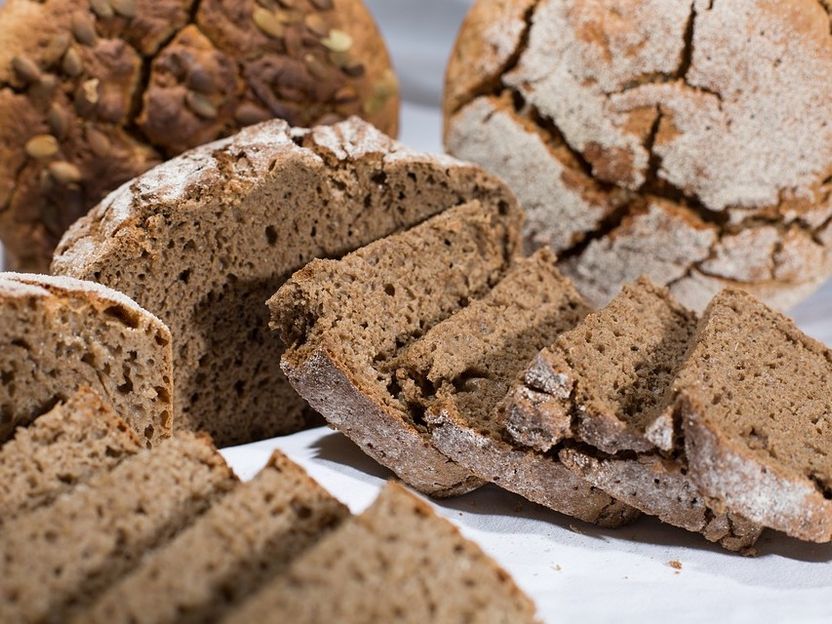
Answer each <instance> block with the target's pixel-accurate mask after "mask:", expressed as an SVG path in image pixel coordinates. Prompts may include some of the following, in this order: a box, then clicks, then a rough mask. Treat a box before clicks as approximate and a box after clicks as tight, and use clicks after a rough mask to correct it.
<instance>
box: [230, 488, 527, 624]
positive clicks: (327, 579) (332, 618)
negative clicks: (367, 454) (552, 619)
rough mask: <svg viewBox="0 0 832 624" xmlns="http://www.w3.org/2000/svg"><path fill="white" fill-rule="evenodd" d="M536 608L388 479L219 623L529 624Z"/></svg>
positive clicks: (491, 564)
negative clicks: (357, 511)
mask: <svg viewBox="0 0 832 624" xmlns="http://www.w3.org/2000/svg"><path fill="white" fill-rule="evenodd" d="M535 621H536V620H535V616H534V605H533V604H532V603H531V601H530V600H529V599H528V598H527V597H526V596H525V595H523V593H522V592H521V591H520V590H519V589H518V588H517V586H516V585H515V584H514V582H513V581H512V579H511V577H510V576H509V575H508V573H506V572H505V571H504V570H502V569H501V568H499V567H498V566H497V565H496V564H495V563H494V561H492V560H491V559H490V558H489V557H488V556H487V555H485V554H484V553H483V552H482V551H481V550H480V549H479V547H477V546H476V545H475V544H474V543H472V542H470V541H468V540H466V539H465V538H463V537H462V536H461V535H460V533H459V531H458V530H457V529H456V527H454V526H453V525H452V524H451V523H450V522H448V521H446V520H444V519H441V518H439V517H438V516H436V514H435V513H434V512H433V510H432V509H431V508H430V507H429V506H428V505H427V504H425V503H424V502H423V501H421V500H419V499H418V498H416V497H415V496H413V495H412V494H409V493H408V492H407V491H406V490H405V489H404V488H402V487H401V486H398V485H395V484H389V485H387V487H386V488H385V489H384V490H383V491H382V493H381V495H380V496H379V497H378V499H377V500H376V502H375V503H374V504H373V505H372V506H371V507H370V508H369V509H368V510H367V511H366V512H364V513H363V514H361V515H360V516H357V517H355V518H353V519H351V520H349V521H347V522H346V523H345V524H344V525H343V526H342V527H341V528H339V529H338V530H337V531H335V532H334V533H332V534H331V535H329V536H328V537H326V538H325V539H323V540H322V541H321V542H320V543H318V544H317V545H316V546H314V547H313V548H311V549H310V550H309V551H308V552H306V553H305V554H304V555H302V556H301V557H300V558H299V559H297V560H296V561H295V562H294V563H293V564H292V565H291V566H290V567H289V570H288V571H287V573H286V574H285V575H283V576H280V577H278V578H277V579H276V580H275V582H273V583H271V584H270V585H267V586H265V587H264V588H263V589H262V590H261V591H260V592H258V593H257V594H256V595H255V596H254V597H252V598H251V599H250V600H249V601H248V602H246V603H245V604H244V605H243V606H242V607H241V608H240V609H239V610H237V611H236V612H234V613H232V614H231V615H230V616H229V617H228V618H226V619H225V620H224V622H225V623H226V624H236V623H241V624H242V623H243V622H246V623H248V622H292V623H293V624H307V623H308V624H319V623H321V622H344V623H347V622H399V623H408V622H414V623H415V622H418V623H419V624H422V623H424V622H443V623H444V622H467V623H469V624H492V623H494V624H497V623H499V624H521V623H523V622H535Z"/></svg>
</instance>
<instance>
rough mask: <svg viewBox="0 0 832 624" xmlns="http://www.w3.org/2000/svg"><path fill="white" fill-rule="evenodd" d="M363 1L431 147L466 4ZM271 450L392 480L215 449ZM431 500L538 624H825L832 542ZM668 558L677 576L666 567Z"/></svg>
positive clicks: (301, 452)
mask: <svg viewBox="0 0 832 624" xmlns="http://www.w3.org/2000/svg"><path fill="white" fill-rule="evenodd" d="M0 4H2V0H0ZM369 4H370V6H371V8H372V9H373V10H374V11H375V13H376V16H377V17H378V19H379V21H380V23H381V24H382V28H383V29H384V31H385V34H386V36H387V38H388V41H389V42H390V47H391V49H392V51H393V54H394V58H395V62H396V65H397V68H398V70H399V73H400V75H401V78H402V85H403V90H404V93H405V96H406V98H407V102H406V103H405V107H404V115H403V128H402V136H401V138H402V140H403V141H404V142H405V143H407V144H409V145H411V146H413V147H416V148H420V149H425V150H438V149H440V127H441V119H440V115H439V112H438V108H437V106H438V102H439V97H440V90H441V84H442V75H443V72H444V64H445V60H446V58H447V54H448V50H449V49H450V45H451V42H452V41H453V37H454V35H455V32H456V29H457V27H458V24H459V22H460V20H461V19H462V16H463V15H464V11H465V7H466V4H467V2H466V0H419V1H416V0H369ZM0 45H2V42H0ZM794 314H795V316H796V318H797V319H798V322H799V323H800V324H801V326H802V327H803V328H804V329H805V330H806V331H807V332H808V333H810V334H812V335H814V336H815V337H817V338H819V339H821V340H825V341H826V342H827V344H832V286H829V285H827V287H826V288H824V289H823V290H822V291H821V292H820V293H818V294H817V295H816V296H815V297H813V298H812V299H811V300H810V301H808V302H806V303H804V304H803V305H802V306H800V307H799V308H798V309H797V310H796V311H795V312H794ZM276 448H280V449H282V450H283V451H285V452H286V453H287V454H288V455H289V456H290V457H292V458H293V459H294V460H296V461H298V462H299V463H301V464H302V465H303V466H305V467H306V468H307V470H309V472H310V473H311V474H312V476H313V477H315V478H316V479H318V480H319V481H320V482H321V483H322V484H323V485H324V486H325V487H327V488H328V489H329V490H331V491H332V492H333V493H334V494H335V495H336V496H338V497H339V498H340V499H341V500H343V501H344V502H345V503H347V504H348V505H349V506H350V507H351V508H352V510H353V511H355V512H359V511H361V510H362V509H363V508H365V507H366V506H367V505H368V504H369V503H370V501H371V500H372V499H373V498H374V497H375V495H376V494H377V492H378V491H379V489H380V488H381V486H382V485H383V483H384V481H385V479H387V478H389V477H390V474H389V472H388V471H387V470H386V469H384V468H382V467H381V466H379V465H378V464H376V463H375V462H373V461H372V460H370V459H369V458H367V457H366V456H365V455H363V454H362V453H361V451H360V450H359V449H358V448H357V447H355V446H354V445H353V444H352V443H350V442H349V441H348V440H346V439H345V438H344V437H343V436H341V435H340V434H337V433H334V432H332V431H329V430H327V429H315V430H312V431H307V432H303V433H300V434H297V435H294V436H289V437H286V438H281V439H275V440H269V441H265V442H260V443H257V444H251V445H247V446H243V447H236V448H231V449H226V450H225V451H223V452H224V454H225V456H226V457H227V458H228V460H229V462H230V463H231V464H232V466H233V467H234V469H235V470H236V471H237V472H238V473H239V474H240V475H241V476H242V477H244V478H249V477H251V476H252V475H253V474H254V473H255V472H256V471H257V470H259V468H260V467H262V466H263V465H264V464H265V462H266V460H267V458H268V456H269V454H270V453H271V451H272V450H273V449H276ZM434 504H435V506H436V508H437V510H438V511H439V512H440V513H441V514H443V515H444V516H446V517H447V518H449V519H450V520H451V521H453V522H454V523H456V524H457V525H458V526H459V527H460V528H461V530H462V531H463V532H464V533H465V535H467V536H468V537H470V538H471V539H473V540H475V541H477V542H478V543H479V544H480V545H481V546H482V547H483V548H484V549H485V550H486V551H487V552H488V553H490V554H491V555H492V556H493V557H495V558H496V559H497V560H498V561H499V562H500V563H501V564H502V565H503V566H505V567H506V568H507V569H508V570H509V571H510V572H511V573H512V574H513V575H514V577H515V579H516V580H517V582H518V583H519V584H520V585H521V587H522V588H523V589H524V590H525V591H526V592H528V593H529V595H530V596H531V597H532V598H533V599H534V600H535V602H536V603H537V606H538V609H539V614H540V616H541V617H542V618H543V619H544V621H546V622H562V623H570V622H580V623H582V624H594V623H605V622H610V621H612V620H615V621H616V622H618V623H621V624H625V623H628V622H634V623H635V622H638V623H646V622H659V621H673V622H676V623H686V622H691V623H693V622H711V621H718V622H755V623H757V622H766V623H767V622H790V623H791V622H832V563H830V562H831V561H832V546H830V545H822V546H818V545H812V544H804V543H800V542H797V541H795V540H791V539H788V538H786V537H784V536H782V535H777V534H773V533H769V534H768V535H767V536H766V537H764V538H763V540H762V541H761V543H760V551H761V555H760V556H759V557H756V558H753V559H746V558H743V557H739V556H735V555H731V554H727V553H724V552H722V551H721V550H720V549H719V548H717V547H715V546H713V545H711V544H708V543H707V542H706V541H705V540H704V539H702V538H701V537H699V536H696V535H691V534H688V533H686V532H684V531H681V530H677V529H673V528H671V527H666V526H663V525H661V524H660V523H658V522H656V521H655V520H653V519H650V518H644V519H641V520H639V521H638V522H637V523H635V524H634V525H632V526H630V527H627V528H624V529H620V530H618V531H611V530H609V531H608V530H602V529H597V528H595V527H592V526H589V525H585V524H583V523H581V522H579V521H575V520H572V519H570V518H566V517H563V516H561V515H559V514H556V513H554V512H550V511H548V510H546V509H543V508H541V507H538V506H536V505H534V504H532V503H529V502H527V501H525V500H523V499H521V498H519V497H516V496H513V495H510V494H508V493H506V492H503V491H501V490H498V489H497V488H496V487H494V486H488V487H486V488H483V489H481V490H479V491H477V492H474V493H472V494H469V495H467V496H463V497H460V498H456V499H453V500H448V501H442V502H439V503H434ZM671 560H676V561H679V562H681V564H682V569H681V570H680V571H677V570H675V569H674V568H672V567H671V566H670V565H669V562H670V561H671ZM391 591H395V588H391Z"/></svg>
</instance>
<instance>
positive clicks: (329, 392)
mask: <svg viewBox="0 0 832 624" xmlns="http://www.w3.org/2000/svg"><path fill="white" fill-rule="evenodd" d="M519 225H520V217H519V214H518V213H517V212H511V211H509V212H504V211H502V210H500V209H499V208H498V207H495V206H487V205H483V204H482V203H480V202H478V201H476V202H471V203H469V204H466V205H464V206H460V207H457V208H453V209H451V210H448V211H446V212H444V213H442V214H441V215H438V216H436V217H433V218H432V219H430V220H428V221H426V222H425V223H423V224H421V225H419V226H417V227H414V228H412V229H410V230H408V231H406V232H403V233H400V234H396V235H393V236H390V237H388V238H385V239H382V240H380V241H377V242H375V243H373V244H371V245H368V246H367V247H364V248H362V249H360V250H358V251H356V252H354V253H352V254H350V255H348V256H346V257H344V258H343V259H342V260H339V261H335V260H316V261H313V262H312V263H310V264H309V265H308V266H306V267H305V268H304V269H302V270H301V271H299V272H298V273H296V274H295V275H294V276H293V277H292V279H291V280H289V281H288V282H287V283H286V284H285V285H284V286H283V287H282V288H281V289H280V290H279V291H278V292H277V293H276V294H275V295H274V297H272V298H271V299H270V300H269V306H270V308H271V312H272V327H273V328H275V329H277V330H279V331H280V333H281V334H282V336H283V338H284V340H285V341H286V344H288V345H289V347H288V349H287V351H286V353H285V355H284V356H283V362H282V365H283V370H284V371H285V372H286V375H287V377H288V378H289V380H290V381H291V382H292V384H293V385H294V387H295V388H296V389H297V390H298V392H299V393H300V394H301V396H303V397H304V398H305V399H306V400H307V401H309V403H310V404H311V405H312V407H314V408H315V409H317V410H318V411H319V412H320V413H321V414H322V415H323V416H324V417H325V418H326V419H327V421H328V422H329V423H330V424H332V425H334V426H335V427H336V428H338V429H340V430H341V431H343V432H344V433H345V434H346V435H347V436H348V437H350V438H351V439H352V440H353V441H355V442H356V443H357V444H358V445H359V446H360V447H362V448H363V449H364V451H365V452H367V453H368V454H369V455H371V456H372V457H374V458H375V459H376V460H378V461H379V462H380V463H382V464H384V465H385V466H387V467H389V468H390V469H391V470H393V471H394V472H396V474H398V475H399V476H400V477H401V478H402V479H403V480H404V481H406V482H407V483H409V484H411V485H413V486H414V487H416V488H417V489H419V490H421V491H423V492H425V493H428V494H433V495H437V496H442V495H451V494H456V493H461V492H464V491H467V490H470V489H472V488H473V487H476V486H478V485H480V484H481V481H480V480H479V479H477V478H476V477H474V476H473V475H472V474H471V473H470V472H469V471H468V470H467V469H464V468H462V467H460V466H459V465H457V464H455V463H454V462H452V461H450V460H449V459H448V458H447V457H445V456H444V455H442V454H441V453H439V452H438V451H437V450H436V449H434V448H433V447H432V446H431V444H430V438H429V434H428V432H427V430H426V428H425V425H424V422H423V421H422V410H421V409H420V408H419V406H413V405H412V404H410V403H408V402H407V401H406V400H405V399H404V397H402V396H401V388H400V387H399V381H398V379H397V377H396V356H397V355H398V354H399V353H400V352H401V350H402V349H404V348H405V347H407V345H408V344H410V343H411V342H413V341H414V340H416V339H417V338H418V337H419V336H420V335H422V334H423V333H424V332H425V331H427V330H428V329H429V328H430V327H431V326H433V325H435V324H436V323H438V322H440V321H442V320H444V319H446V318H448V317H449V316H451V315H452V314H453V313H455V312H456V311H458V310H459V309H461V308H462V307H464V306H465V305H466V304H467V303H468V301H469V300H470V299H473V298H475V297H478V296H481V295H483V294H485V293H487V292H488V290H489V289H490V288H491V287H492V286H493V285H494V284H495V283H496V282H498V281H499V280H500V278H501V277H502V276H503V275H504V273H505V272H506V271H507V270H508V268H509V267H510V265H511V263H512V261H513V260H514V258H515V256H516V254H517V253H518V230H519Z"/></svg>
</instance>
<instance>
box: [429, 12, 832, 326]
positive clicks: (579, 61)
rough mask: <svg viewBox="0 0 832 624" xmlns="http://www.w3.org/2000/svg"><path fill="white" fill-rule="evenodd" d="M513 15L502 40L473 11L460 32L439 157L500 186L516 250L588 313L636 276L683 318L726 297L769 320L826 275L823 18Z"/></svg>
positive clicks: (485, 17)
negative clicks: (545, 248)
mask: <svg viewBox="0 0 832 624" xmlns="http://www.w3.org/2000/svg"><path fill="white" fill-rule="evenodd" d="M515 4H516V5H517V6H516V7H515V12H514V13H513V14H510V19H509V20H508V25H507V26H505V28H504V29H503V30H502V31H501V30H500V26H499V25H500V20H501V19H504V18H505V17H506V15H509V14H508V13H507V12H506V11H507V10H506V9H505V7H503V6H502V5H503V3H491V2H487V1H484V0H481V1H480V2H478V3H476V4H475V6H474V8H473V9H472V11H471V17H470V19H469V20H468V21H466V24H465V25H464V26H463V29H462V30H461V32H460V35H459V38H458V42H457V47H456V50H455V52H454V54H453V55H452V60H451V66H450V67H449V69H448V81H449V82H448V84H447V87H446V101H445V105H446V134H445V142H446V147H447V148H448V151H449V152H450V153H452V154H454V155H456V156H459V157H461V158H465V159H468V160H472V161H474V162H478V163H480V164H482V165H483V166H485V167H486V168H487V169H489V170H491V171H494V172H495V173H498V174H500V175H502V176H503V177H504V179H505V180H506V181H507V182H508V184H509V186H511V187H512V188H513V189H514V190H515V192H516V193H517V194H518V198H519V199H520V201H521V204H522V205H523V206H524V207H525V208H526V209H527V210H528V211H529V215H530V219H529V222H528V224H527V229H526V242H527V246H528V247H529V248H536V247H538V246H541V245H549V246H551V247H552V248H553V249H554V250H555V251H556V252H557V253H558V255H559V256H561V258H562V270H563V271H564V272H565V273H566V274H568V275H569V276H570V277H573V278H574V279H575V281H576V284H577V286H578V288H579V290H581V292H582V293H583V294H585V296H587V298H588V299H589V301H590V303H592V304H593V305H595V306H602V305H604V304H605V303H606V302H608V301H609V300H610V299H611V298H612V297H613V296H614V295H615V294H616V293H617V291H618V289H619V287H620V286H621V285H622V284H623V283H626V282H628V281H632V280H634V279H636V278H637V277H639V276H640V275H642V274H644V275H648V276H649V277H651V278H652V279H653V280H654V281H656V282H657V283H660V284H663V285H669V286H671V288H672V290H673V292H674V294H675V295H676V296H677V297H679V298H680V300H681V302H682V303H684V304H685V305H687V306H688V307H690V308H692V309H695V310H699V311H701V310H702V309H704V307H705V306H706V305H707V302H708V301H709V299H710V297H711V296H712V295H713V294H714V293H715V292H716V291H718V289H719V288H721V287H724V286H726V285H729V286H734V287H738V288H742V289H745V290H747V291H750V292H752V293H754V294H755V295H757V296H758V297H760V298H762V299H763V300H765V301H767V302H768V303H770V304H773V305H775V306H777V307H779V308H785V307H788V306H790V305H793V304H795V303H797V302H798V301H800V300H801V299H802V298H804V297H806V296H807V295H808V294H810V293H811V292H812V291H813V290H814V289H815V288H816V287H817V286H818V285H819V284H820V282H821V281H823V279H825V278H826V277H827V276H828V275H829V273H830V272H832V253H830V247H829V245H828V236H826V237H825V236H824V233H827V234H828V232H829V229H830V220H832V200H830V191H832V182H830V179H832V178H831V177H830V176H832V148H830V145H832V140H831V139H832V129H830V128H829V126H828V124H827V123H826V120H827V119H828V118H829V117H830V115H832V102H830V100H829V98H828V97H826V95H825V94H827V93H828V91H829V89H830V84H829V76H830V75H832V72H830V66H832V35H831V34H830V29H829V23H830V20H829V15H828V6H827V5H824V4H819V3H818V2H817V1H816V0H789V1H788V2H779V3H778V2H771V1H769V0H741V1H740V2H719V0H717V1H716V2H711V1H709V0H696V1H695V2H688V1H684V2H682V1H672V2H665V1H663V0H631V1H629V2H625V3H620V2H612V1H609V2H600V3H598V2H588V1H585V0H569V1H566V2H564V1H559V0H537V1H536V2H531V3H519V2H518V3H515ZM492 5H493V8H492ZM521 5H522V9H523V10H521ZM489 16H490V20H489ZM521 19H524V20H525V23H526V27H525V29H522V28H521V27H520V25H519V21H520V20H521ZM746 32H749V33H752V34H751V35H750V39H749V41H746V36H745V35H744V34H742V33H746ZM497 33H499V35H498V34H497ZM495 39H498V40H499V41H500V45H496V44H495V43H494V41H495ZM512 48H513V49H512ZM469 67H474V68H476V71H475V72H473V73H472V79H471V81H469V82H464V83H463V86H461V87H460V86H455V85H452V84H450V80H451V77H453V76H457V75H458V74H460V73H463V72H464V71H465V70H466V69H467V68H469ZM810 76H811V78H809V77H810ZM784 94H788V95H787V96H784ZM810 144H811V145H812V147H811V148H810V149H805V146H806V145H810ZM784 158H785V159H787V160H788V165H784V164H783V160H784ZM657 200H661V203H662V212H663V213H664V215H665V216H664V217H663V218H660V219H659V217H658V216H656V215H653V216H652V217H651V216H650V214H649V212H645V209H646V208H647V207H651V209H652V207H654V206H655V204H657V203H658V202H657ZM657 219H659V223H660V225H658V226H657V225H656V220H657ZM694 224H695V225H694Z"/></svg>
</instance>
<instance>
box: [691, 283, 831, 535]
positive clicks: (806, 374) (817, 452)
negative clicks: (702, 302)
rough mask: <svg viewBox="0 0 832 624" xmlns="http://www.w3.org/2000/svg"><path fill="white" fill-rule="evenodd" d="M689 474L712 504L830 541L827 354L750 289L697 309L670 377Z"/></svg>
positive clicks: (787, 530) (727, 293) (730, 293)
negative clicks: (692, 331)
mask: <svg viewBox="0 0 832 624" xmlns="http://www.w3.org/2000/svg"><path fill="white" fill-rule="evenodd" d="M676 394H677V405H678V408H679V411H680V414H681V418H682V423H683V429H684V437H685V445H684V447H685V454H686V456H687V461H688V465H689V469H690V476H691V478H692V479H693V480H694V481H695V482H696V484H697V485H698V486H699V488H700V489H701V490H702V492H703V493H704V494H705V495H706V496H707V497H709V498H710V499H711V500H712V501H713V502H714V504H715V505H717V506H719V507H724V508H725V509H728V510H731V511H734V512H736V513H741V514H743V515H744V516H746V517H747V518H749V519H751V520H753V521H755V522H757V523H759V524H762V525H765V526H768V527H771V528H773V529H777V530H779V531H783V532H785V533H787V534H788V535H791V536H793V537H796V538H799V539H803V540H808V541H813V542H828V541H830V540H832V352H830V350H829V349H827V348H826V347H825V346H824V345H822V344H820V343H819V342H817V341H815V340H813V339H811V338H809V337H807V336H806V335H804V334H803V333H802V332H801V331H800V330H799V329H798V328H797V327H796V326H795V324H794V323H793V322H792V321H791V320H789V319H788V318H786V317H785V316H783V315H782V314H780V313H778V312H775V311H774V310H772V309H770V308H768V307H767V306H766V305H764V304H763V303H761V302H759V301H758V300H756V299H755V298H754V297H752V296H751V295H748V294H745V293H742V292H740V291H736V290H726V291H724V292H722V293H721V294H719V295H717V297H716V298H714V300H713V301H712V302H711V304H710V305H709V307H708V308H707V311H706V312H705V314H704V317H703V319H702V322H701V324H700V327H699V331H698V333H697V336H696V346H695V348H694V349H693V350H692V352H691V355H690V357H689V358H688V361H687V364H686V365H685V367H684V368H683V369H682V370H681V372H680V374H679V377H678V379H677V381H676Z"/></svg>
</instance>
